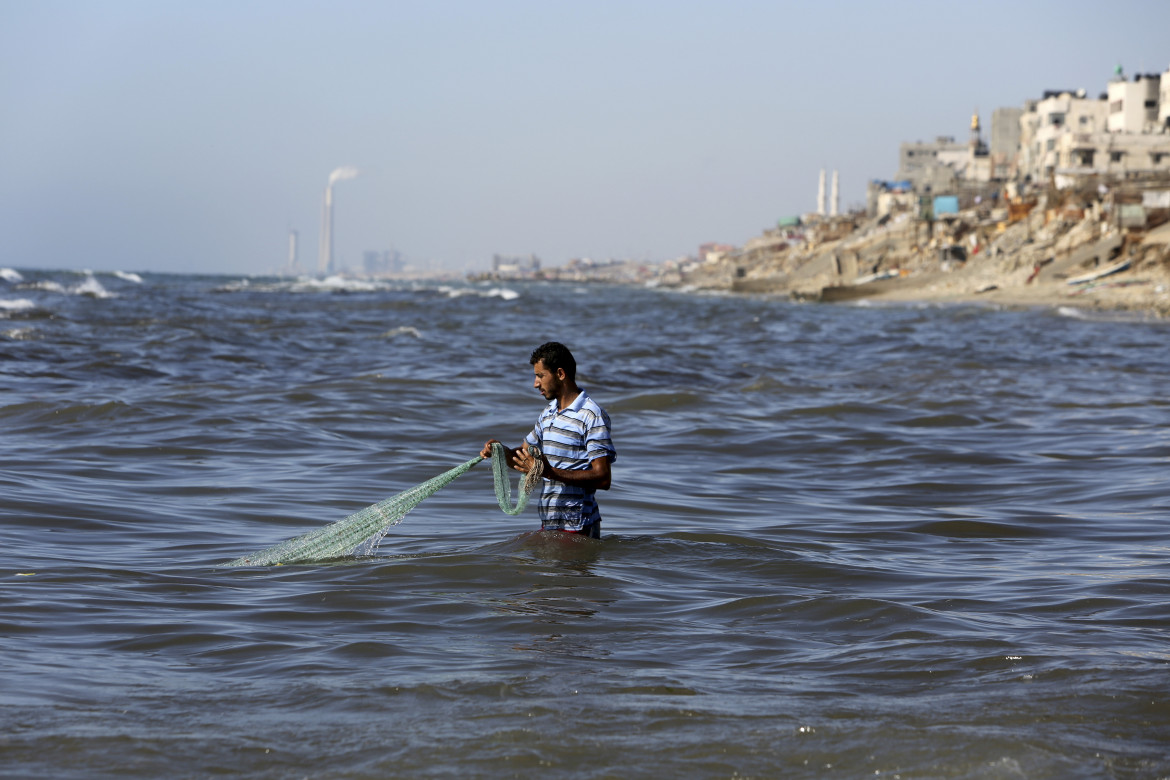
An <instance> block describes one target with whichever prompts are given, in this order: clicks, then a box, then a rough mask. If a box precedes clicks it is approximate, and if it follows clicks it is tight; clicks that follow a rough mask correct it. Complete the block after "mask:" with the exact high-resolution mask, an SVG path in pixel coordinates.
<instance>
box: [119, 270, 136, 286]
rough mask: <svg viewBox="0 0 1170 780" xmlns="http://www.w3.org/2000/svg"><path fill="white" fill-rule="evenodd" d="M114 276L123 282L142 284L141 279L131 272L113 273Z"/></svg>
mask: <svg viewBox="0 0 1170 780" xmlns="http://www.w3.org/2000/svg"><path fill="white" fill-rule="evenodd" d="M114 276H116V277H118V278H119V279H121V280H123V281H125V282H134V284H142V277H141V276H139V275H138V274H136V273H133V272H132V271H114Z"/></svg>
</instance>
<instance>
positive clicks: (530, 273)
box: [492, 255, 540, 279]
mask: <svg viewBox="0 0 1170 780" xmlns="http://www.w3.org/2000/svg"><path fill="white" fill-rule="evenodd" d="M539 274H540V258H539V257H537V256H536V255H492V275H493V276H495V277H496V278H497V279H531V278H533V277H535V276H537V275H539Z"/></svg>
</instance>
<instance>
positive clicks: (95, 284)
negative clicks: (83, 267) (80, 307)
mask: <svg viewBox="0 0 1170 780" xmlns="http://www.w3.org/2000/svg"><path fill="white" fill-rule="evenodd" d="M69 294H70V295H88V296H89V297H91V298H113V297H114V294H113V293H112V292H110V291H109V290H107V289H106V288H105V287H102V283H101V282H99V281H98V280H97V277H96V276H94V275H93V273H92V272H90V271H86V277H85V278H84V279H83V280H81V282H80V283H78V284H75V285H74V286H73V287H70V288H69Z"/></svg>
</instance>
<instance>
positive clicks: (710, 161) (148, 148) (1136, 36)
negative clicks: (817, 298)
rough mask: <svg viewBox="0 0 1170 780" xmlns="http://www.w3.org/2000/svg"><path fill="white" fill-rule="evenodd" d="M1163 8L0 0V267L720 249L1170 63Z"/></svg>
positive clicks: (641, 255) (268, 268) (205, 266)
mask: <svg viewBox="0 0 1170 780" xmlns="http://www.w3.org/2000/svg"><path fill="white" fill-rule="evenodd" d="M1167 30H1170V3H1166V2H1160V1H1158V0H1144V1H1141V2H1139V1H1137V0H1117V1H1115V2H1113V3H1109V4H1106V5H1102V4H1100V3H1092V4H1090V3H1088V2H1082V1H1081V0H1061V1H1060V2H1057V1H1056V0H1051V1H1049V0H1044V1H1040V2H1028V1H1027V0H1017V1H1016V2H1001V1H1000V0H991V1H990V2H980V3H974V2H961V3H960V2H944V1H943V0H936V2H931V3H926V2H902V1H899V0H893V1H892V2H872V0H867V1H866V2H846V1H844V0H841V1H839V2H835V1H834V0H825V1H824V2H818V3H812V2H749V1H747V0H717V1H715V0H713V1H710V2H698V1H696V0H669V1H668V0H624V1H623V2H608V1H607V0H591V2H568V1H567V0H566V1H560V0H540V1H539V2H538V1H536V0H533V1H531V2H530V1H527V0H498V1H495V0H478V1H473V0H462V1H459V0H430V1H428V2H414V1H412V2H394V1H393V0H386V1H385V2H357V1H355V0H331V1H330V2H302V1H300V0H231V1H230V2H224V1H221V0H200V2H190V1H189V0H184V1H183V2H172V1H171V0H86V1H84V2H82V1H78V0H68V1H62V0H0V267H11V268H70V269H82V268H88V269H93V270H124V271H166V272H182V273H217V274H218V273H229V274H264V273H269V272H272V271H275V270H278V269H280V268H281V267H282V266H283V265H284V264H285V263H286V261H287V258H288V235H289V231H290V230H296V231H298V233H299V239H300V241H299V255H300V261H301V263H302V265H304V266H306V267H309V268H310V269H311V268H313V267H314V266H315V264H316V259H317V251H318V240H319V234H320V232H321V207H322V200H323V195H324V190H325V186H326V183H327V181H328V178H329V174H330V172H331V171H333V170H334V169H336V168H338V167H342V166H353V167H355V168H357V169H358V171H359V174H358V176H357V177H356V178H354V179H351V180H344V181H339V182H337V184H336V185H335V186H334V204H335V205H334V256H335V258H336V259H337V261H338V262H339V263H340V264H344V265H349V266H352V267H355V268H356V267H360V264H361V259H362V254H363V252H365V251H371V250H372V251H384V250H388V249H395V250H397V251H399V252H401V253H402V255H403V256H404V257H405V258H406V260H407V261H408V262H410V263H411V264H412V265H413V266H414V267H415V268H416V269H419V270H429V271H435V272H438V271H449V272H459V273H462V272H466V271H476V270H486V269H487V268H489V267H490V263H491V257H492V255H494V254H505V255H527V254H536V255H537V256H538V257H540V258H541V260H542V262H543V263H544V264H545V265H561V264H563V263H565V262H566V261H568V260H569V259H571V258H575V257H590V258H594V259H598V260H604V259H609V258H621V259H636V260H645V261H650V262H657V261H661V260H666V259H671V258H676V257H680V256H683V255H688V254H690V255H694V254H695V253H696V252H697V249H698V246H699V244H702V243H705V242H710V241H715V242H720V243H728V244H734V245H742V244H743V243H745V242H746V241H748V240H750V239H751V238H753V237H755V236H758V235H760V234H761V233H762V232H763V231H764V230H765V229H767V228H769V227H771V226H773V225H774V224H775V222H776V220H777V219H778V218H779V217H783V216H788V215H794V214H800V213H806V212H809V211H812V210H814V209H815V208H816V195H817V181H818V175H819V172H820V170H821V169H822V168H825V169H827V170H828V171H830V172H831V171H833V170H837V171H838V172H839V177H840V183H841V206H842V208H843V209H848V208H851V207H861V206H863V204H864V200H865V185H866V182H867V181H868V180H870V179H875V178H877V179H888V178H892V177H893V176H894V174H895V173H896V169H897V163H898V146H899V144H900V143H902V142H904V141H916V140H932V139H933V138H935V137H936V136H939V135H951V136H955V137H956V138H959V139H965V138H966V137H967V133H968V125H969V122H970V117H971V114H972V112H973V111H976V110H977V111H978V112H979V113H980V115H981V117H982V119H983V122H984V124H985V126H989V125H990V117H991V112H992V110H994V109H995V108H998V107H1001V106H1022V105H1023V103H1024V101H1025V100H1027V99H1031V98H1039V97H1040V95H1041V93H1042V92H1043V91H1044V90H1046V89H1055V88H1060V89H1065V88H1069V89H1078V88H1083V89H1085V90H1086V91H1087V92H1088V93H1089V94H1090V95H1096V94H1098V93H1100V92H1103V91H1104V90H1105V87H1106V84H1107V82H1108V80H1109V79H1110V78H1111V77H1112V75H1113V71H1114V68H1115V67H1116V66H1117V65H1118V64H1120V65H1122V67H1123V68H1124V69H1125V72H1126V74H1127V75H1132V74H1133V73H1139V72H1140V73H1162V72H1165V71H1166V70H1167V68H1168V67H1170V37H1168V36H1167V35H1166V31H1167Z"/></svg>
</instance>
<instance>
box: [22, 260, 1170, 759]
mask: <svg viewBox="0 0 1170 780" xmlns="http://www.w3.org/2000/svg"><path fill="white" fill-rule="evenodd" d="M0 277H2V278H0V435H2V441H3V447H2V448H0V496H2V501H0V549H2V550H3V553H2V557H0V705H2V707H0V775H3V776H5V777H55V778H89V777H178V776H184V777H185V776H190V777H208V776H216V775H221V776H222V775H227V776H237V775H243V776H255V777H281V778H283V777H301V776H307V777H331V778H332V777H339V778H365V777H370V778H374V777H444V778H447V777H451V778H454V777H477V778H505V777H536V776H539V777H543V778H587V777H599V778H600V777H606V778H609V777H632V778H658V777H704V778H705V777H712V778H731V777H830V776H831V777H863V776H864V777H873V776H877V777H903V778H1017V777H1026V778H1100V777H1105V778H1112V777H1117V778H1130V777H1133V778H1157V777H1166V776H1168V775H1170V564H1168V563H1167V556H1168V552H1170V527H1168V521H1170V501H1168V500H1167V473H1168V467H1170V397H1168V396H1167V387H1170V327H1168V326H1167V325H1165V324H1160V323H1153V322H1141V321H1126V322H1122V321H1110V320H1107V319H1106V320H1096V321H1094V320H1091V319H1086V318H1083V317H1077V316H1073V313H1072V312H1052V311H1028V312H1011V311H995V310H990V309H981V308H973V307H952V308H937V307H900V308H862V307H833V306H802V305H794V304H789V303H785V302H781V301H774V300H763V299H743V298H730V297H713V296H699V295H688V294H681V293H666V292H659V291H653V290H638V289H620V288H609V287H590V288H587V289H586V288H574V287H572V286H538V285H533V286H523V285H518V286H511V287H509V288H506V289H504V288H500V289H491V288H489V287H470V286H462V285H455V286H452V287H443V286H440V285H433V284H432V285H423V284H419V285H405V284H399V285H359V284H349V285H343V284H324V285H322V284H317V285H313V284H308V283H293V282H279V281H275V280H268V281H265V280H251V281H250V282H242V281H240V280H235V279H229V278H212V277H194V276H187V277H184V276H162V275H160V276H151V275H144V277H143V278H141V279H139V278H137V277H134V276H132V275H125V274H123V275H112V274H110V275H106V274H99V275H96V276H94V275H87V274H72V273H64V272H54V273H48V272H34V271H22V272H21V273H20V274H16V273H14V272H11V271H5V272H4V273H3V274H0ZM550 338H556V339H559V340H562V341H565V342H566V343H568V344H569V345H570V346H571V347H573V348H574V350H575V352H576V353H577V356H578V359H579V361H580V377H579V378H580V381H581V384H582V385H583V386H585V387H587V388H588V389H589V390H590V392H591V393H592V394H593V395H594V397H595V398H597V399H598V400H599V401H600V402H601V403H602V404H603V405H604V406H605V407H606V408H607V409H608V411H609V412H610V414H611V416H612V419H613V424H614V441H615V444H616V446H617V448H618V453H619V455H618V461H617V463H616V464H615V477H614V486H613V489H612V490H610V491H609V492H608V493H604V494H602V496H601V505H602V514H603V517H604V518H605V523H604V526H603V527H604V538H603V539H602V540H601V541H600V542H596V541H591V540H578V539H568V540H567V539H565V538H562V537H560V536H557V535H545V534H541V533H539V532H536V531H534V529H535V528H536V527H537V525H538V524H537V521H536V517H535V514H534V512H529V513H528V514H526V515H524V516H522V517H519V518H511V517H508V516H506V515H504V514H503V513H501V512H500V511H499V509H498V508H497V507H496V506H495V501H494V496H493V495H492V488H491V473H490V470H489V469H487V468H486V467H483V466H481V467H479V468H477V469H475V470H473V471H472V472H471V473H470V474H468V475H466V476H464V477H462V478H460V479H459V480H457V481H456V482H455V483H453V484H452V485H451V486H449V487H448V488H446V489H445V490H443V491H442V492H440V493H439V494H438V495H436V496H434V497H433V498H431V499H429V500H427V501H426V502H424V503H423V504H422V505H421V506H419V507H418V508H417V509H416V510H415V511H414V512H413V513H411V514H410V515H408V516H407V517H406V519H405V520H404V521H403V522H402V523H401V524H400V525H398V526H396V527H395V528H393V529H392V530H391V532H390V534H389V535H388V536H387V537H386V539H385V540H384V541H383V543H382V545H381V548H380V550H379V552H378V554H377V555H376V556H375V557H372V558H365V559H357V560H352V559H351V560H343V561H337V562H333V563H327V564H318V565H301V566H283V567H273V568H253V569H224V568H219V564H221V563H223V562H225V561H227V560H229V559H231V558H234V557H236V556H238V555H242V554H244V553H247V552H251V551H254V550H257V549H259V548H262V547H267V546H268V545H270V544H274V543H276V542H279V541H281V540H283V539H285V538H288V537H290V536H293V535H296V534H299V533H302V532H304V531H307V530H310V529H312V528H315V527H317V526H320V525H323V524H325V523H328V522H332V521H334V520H337V519H339V518H341V517H344V516H345V515H347V514H349V513H351V512H354V511H356V510H357V509H360V508H361V507H363V506H365V505H367V504H370V503H373V502H374V501H377V500H379V499H382V498H385V497H387V496H389V495H392V494H394V493H396V492H398V491H400V490H403V489H405V488H407V487H410V486H412V485H414V484H416V483H418V482H421V481H423V480H425V479H428V478H430V477H432V476H435V475H436V474H438V473H440V472H442V471H444V470H446V469H448V468H450V467H452V466H454V465H456V464H458V463H460V462H462V461H464V460H467V459H468V458H470V457H472V456H473V455H474V454H475V453H476V452H478V450H479V447H480V446H481V444H482V443H483V441H484V440H485V439H486V438H487V437H489V436H496V437H499V438H503V439H505V440H508V441H511V442H516V441H518V440H519V438H520V437H521V436H522V435H523V433H524V432H525V431H527V430H528V429H529V428H530V427H531V425H532V423H533V422H534V420H535V418H536V415H537V413H538V411H539V408H540V406H541V404H542V403H543V402H542V400H541V399H540V397H539V396H538V395H537V394H536V392H535V390H533V389H532V388H531V369H530V367H529V366H528V363H527V356H528V352H529V351H530V350H531V348H532V347H533V346H535V345H536V344H538V343H540V342H542V341H544V340H547V339H550Z"/></svg>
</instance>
